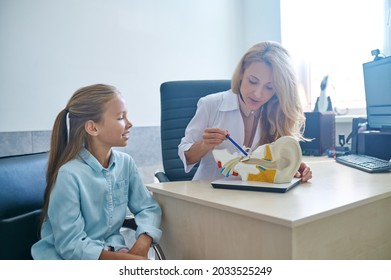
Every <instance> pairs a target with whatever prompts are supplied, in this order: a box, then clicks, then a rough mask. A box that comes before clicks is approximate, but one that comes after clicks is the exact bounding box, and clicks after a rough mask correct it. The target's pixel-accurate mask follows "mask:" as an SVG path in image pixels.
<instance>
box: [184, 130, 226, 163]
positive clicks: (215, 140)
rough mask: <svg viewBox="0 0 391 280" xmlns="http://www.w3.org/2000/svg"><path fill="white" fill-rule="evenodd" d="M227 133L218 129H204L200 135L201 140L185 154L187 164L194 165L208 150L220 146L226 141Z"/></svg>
mask: <svg viewBox="0 0 391 280" xmlns="http://www.w3.org/2000/svg"><path fill="white" fill-rule="evenodd" d="M227 134H228V131H226V130H222V129H219V128H205V130H204V133H203V134H202V140H201V141H199V142H196V143H194V144H193V145H192V146H191V148H190V149H189V150H188V151H186V152H185V156H186V161H187V163H188V164H194V163H197V162H199V161H200V160H201V158H202V157H203V156H204V155H206V154H207V153H208V152H209V151H210V150H212V149H213V148H214V147H216V146H217V145H219V144H221V143H222V142H223V141H224V140H226V139H227V136H226V135H227Z"/></svg>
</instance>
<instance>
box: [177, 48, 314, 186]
mask: <svg viewBox="0 0 391 280" xmlns="http://www.w3.org/2000/svg"><path fill="white" fill-rule="evenodd" d="M304 124H305V117H304V113H303V109H302V107H301V103H300V98H299V95H298V91H297V82H296V76H295V72H294V69H293V66H292V63H291V61H290V56H289V54H288V52H287V51H286V50H285V49H284V48H283V47H282V46H281V45H280V44H279V43H277V42H269V41H268V42H262V43H259V44H256V45H255V46H253V47H252V48H250V49H249V50H248V51H247V52H246V53H245V54H244V55H243V57H242V58H241V59H240V61H239V63H238V65H237V67H236V69H235V71H234V74H233V77H232V80H231V89H230V90H228V91H226V92H220V93H215V94H210V95H207V96H205V97H203V98H201V99H200V100H199V102H198V105H197V111H196V113H195V115H194V117H193V119H192V120H191V121H190V123H189V124H188V126H187V128H186V132H185V136H184V137H183V138H182V141H181V143H180V144H179V146H178V154H179V157H180V158H181V159H182V161H183V163H184V167H185V171H186V172H189V171H190V170H191V169H192V168H193V167H194V165H195V164H196V163H198V162H200V165H199V167H198V169H197V172H196V173H195V175H194V178H193V180H214V179H218V178H221V177H223V175H221V174H220V172H219V169H218V167H217V164H216V162H215V159H214V158H213V155H212V152H211V151H212V150H213V149H215V148H217V149H227V150H228V151H230V152H231V153H233V152H235V151H236V147H235V146H234V145H232V143H230V142H229V141H226V140H227V137H226V136H227V134H229V135H230V136H231V138H233V139H234V140H235V141H236V142H238V143H239V144H240V145H244V146H245V147H249V148H251V149H252V150H254V149H255V148H257V147H258V146H260V145H263V144H267V143H272V142H274V141H276V140H277V139H278V138H280V137H281V136H293V137H295V138H296V139H297V141H301V140H305V139H304V137H303V131H304ZM295 177H300V178H301V181H302V182H306V181H308V180H309V179H311V178H312V172H311V170H310V168H309V166H308V165H307V164H306V163H304V162H302V163H301V164H300V167H299V170H298V172H297V173H296V175H295Z"/></svg>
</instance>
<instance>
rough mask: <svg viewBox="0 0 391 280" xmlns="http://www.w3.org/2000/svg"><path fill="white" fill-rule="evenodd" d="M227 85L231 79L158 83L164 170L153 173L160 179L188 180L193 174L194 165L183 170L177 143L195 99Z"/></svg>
mask: <svg viewBox="0 0 391 280" xmlns="http://www.w3.org/2000/svg"><path fill="white" fill-rule="evenodd" d="M230 88H231V81H230V80H193V81H192V80H190V81H170V82H165V83H163V84H162V85H161V86H160V102H161V105H160V106H161V112H160V113H161V123H160V130H161V135H160V136H161V145H162V159H163V169H164V171H159V172H157V173H155V176H156V178H157V179H158V180H159V182H169V181H190V180H191V179H192V178H193V176H194V173H195V172H196V170H197V166H195V167H194V168H193V169H192V170H191V172H189V173H185V171H184V168H183V163H182V161H181V159H180V158H179V156H178V145H179V143H180V141H181V139H182V137H183V136H184V135H185V129H186V127H187V125H188V123H189V122H190V120H191V119H192V118H193V116H194V114H195V112H196V109H197V102H198V100H199V99H200V98H201V97H203V96H205V95H208V94H211V93H216V92H220V91H225V90H228V89H230Z"/></svg>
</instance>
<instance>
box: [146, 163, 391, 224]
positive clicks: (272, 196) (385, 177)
mask: <svg viewBox="0 0 391 280" xmlns="http://www.w3.org/2000/svg"><path fill="white" fill-rule="evenodd" d="M304 161H305V162H307V163H308V164H309V165H310V166H311V170H312V172H313V178H312V179H311V180H310V181H309V182H307V183H302V184H299V185H298V186H296V187H294V188H293V189H291V190H290V191H288V192H287V193H269V192H256V191H244V190H243V191H241V190H227V189H214V188H213V187H212V185H211V184H210V182H206V181H192V182H169V183H155V184H149V185H148V189H149V190H151V191H152V192H154V193H158V194H164V195H166V196H171V197H174V198H180V199H181V200H185V201H189V202H194V203H197V204H201V205H205V206H208V207H212V208H216V209H221V210H224V211H229V212H233V213H237V214H244V215H246V216H249V217H252V218H255V219H259V220H263V221H268V222H272V223H275V224H281V225H284V226H288V227H291V228H293V227H297V226H300V225H303V224H306V223H309V222H312V221H315V220H318V219H320V218H324V217H328V216H330V215H333V214H336V213H340V212H343V211H346V210H348V209H352V208H355V207H358V206H362V205H365V204H368V203H370V202H374V201H377V200H380V199H383V198H387V197H391V173H390V172H389V173H381V174H369V173H366V172H363V171H360V170H356V169H354V168H351V167H347V166H344V165H341V164H339V163H336V162H335V160H334V159H332V158H326V157H304Z"/></svg>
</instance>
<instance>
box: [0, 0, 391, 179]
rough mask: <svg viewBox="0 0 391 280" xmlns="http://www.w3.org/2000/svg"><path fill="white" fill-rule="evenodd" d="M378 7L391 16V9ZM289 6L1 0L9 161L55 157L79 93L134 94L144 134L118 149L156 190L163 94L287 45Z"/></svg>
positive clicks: (263, 0)
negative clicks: (56, 128) (90, 89)
mask: <svg viewBox="0 0 391 280" xmlns="http://www.w3.org/2000/svg"><path fill="white" fill-rule="evenodd" d="M378 1H382V2H384V7H385V9H388V10H389V9H390V7H391V4H390V2H391V1H389V0H378ZM282 2H283V0H281V1H280V0H273V1H272V0H213V1H208V0H191V1H181V0H167V1H155V0H145V1H133V0H131V1H126V0H114V1H105V0H83V1H77V0H70V1H63V0H55V1H52V0H35V1H29V0H16V1H15V0H0V41H1V43H0V120H1V121H0V157H3V156H10V155H20V154H28V153H37V152H42V151H47V150H48V149H49V146H50V135H51V126H52V124H53V121H54V119H55V117H56V115H57V113H58V112H59V111H60V110H62V109H63V108H64V105H65V104H66V102H67V101H68V99H69V97H70V96H71V94H72V93H73V92H74V91H75V90H76V89H78V88H80V87H81V86H84V85H87V84H93V83H107V84H112V85H115V86H116V87H117V88H118V89H119V90H120V91H121V92H122V93H123V94H124V97H125V99H126V100H127V106H128V110H129V118H130V120H131V122H132V123H133V125H134V127H133V128H132V130H131V133H130V134H131V135H130V140H129V144H128V146H127V147H124V148H118V149H120V150H122V151H124V152H126V153H129V154H130V155H131V156H132V157H133V158H134V159H135V161H136V164H137V165H138V167H139V171H140V173H141V175H142V177H143V179H144V182H145V183H146V184H149V183H154V182H156V179H155V178H154V173H155V172H156V171H158V170H162V169H163V166H162V157H161V144H160V96H159V94H160V93H159V87H160V85H161V84H162V83H164V82H166V81H175V80H209V79H212V80H214V79H230V78H231V75H232V72H233V69H234V68H235V66H236V63H237V61H238V59H239V57H240V56H241V55H242V54H243V53H244V52H245V51H246V50H247V49H248V48H249V47H250V46H252V45H254V44H255V43H257V42H260V41H264V40H272V41H278V42H282V43H283V42H284V38H283V37H282V32H281V22H282V21H283V18H281V15H282V13H281V3H282ZM352 5H353V6H354V2H352ZM352 11H353V12H354V9H352ZM385 14H386V12H385ZM309 24H310V23H309ZM384 34H388V37H387V36H385V38H384V45H382V46H379V49H381V51H382V53H384V54H385V55H391V43H390V40H391V39H390V37H391V36H390V35H389V34H391V27H390V24H389V23H388V24H386V25H385V32H384ZM328 43H330V42H328ZM370 51H371V50H368V53H369V52H370ZM364 62H367V61H363V63H364ZM308 94H312V95H315V96H317V95H319V92H309V93H308ZM308 106H309V107H308V108H307V110H308V111H311V110H312V109H313V106H314V104H313V103H312V104H309V105H308ZM350 112H351V113H349V114H345V115H341V116H339V115H338V114H336V116H335V127H334V128H335V131H334V133H335V134H334V136H335V145H338V136H339V135H345V136H347V135H348V134H349V133H350V132H351V130H352V121H353V119H354V118H357V117H365V108H361V109H357V110H356V109H352V110H350ZM321 157H325V155H322V156H321ZM317 159H318V158H317ZM317 159H316V160H317Z"/></svg>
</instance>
